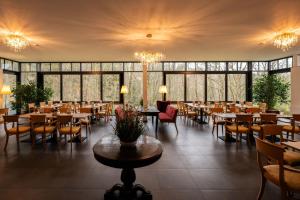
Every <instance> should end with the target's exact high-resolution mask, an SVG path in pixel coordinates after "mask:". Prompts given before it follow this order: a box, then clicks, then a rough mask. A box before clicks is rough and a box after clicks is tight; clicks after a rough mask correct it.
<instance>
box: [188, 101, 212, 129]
mask: <svg viewBox="0 0 300 200" xmlns="http://www.w3.org/2000/svg"><path fill="white" fill-rule="evenodd" d="M185 104H186V105H187V106H188V107H190V108H191V109H193V110H196V111H197V112H198V115H199V116H200V119H199V120H198V123H199V124H207V122H206V121H204V110H205V109H207V108H209V106H207V105H204V104H200V105H199V104H195V103H185Z"/></svg>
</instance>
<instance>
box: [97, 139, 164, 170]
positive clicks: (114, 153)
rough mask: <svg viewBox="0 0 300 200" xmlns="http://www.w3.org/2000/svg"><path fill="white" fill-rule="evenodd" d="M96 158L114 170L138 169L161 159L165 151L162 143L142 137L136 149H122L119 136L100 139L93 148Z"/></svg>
mask: <svg viewBox="0 0 300 200" xmlns="http://www.w3.org/2000/svg"><path fill="white" fill-rule="evenodd" d="M93 152H94V157H95V158H96V160H97V161H99V162H100V163H102V164H104V165H106V166H110V167H114V168H123V169H124V168H138V167H144V166H147V165H150V164H152V163H154V162H156V161H157V160H159V159H160V157H161V155H162V152H163V149H162V145H161V143H160V142H159V141H158V140H157V139H155V138H153V137H149V136H144V135H142V136H141V137H140V138H139V139H138V140H137V143H136V147H135V148H123V147H122V148H121V144H120V141H119V139H118V137H117V136H115V135H111V136H106V137H103V138H102V139H100V140H99V141H98V142H97V143H96V144H95V145H94V147H93Z"/></svg>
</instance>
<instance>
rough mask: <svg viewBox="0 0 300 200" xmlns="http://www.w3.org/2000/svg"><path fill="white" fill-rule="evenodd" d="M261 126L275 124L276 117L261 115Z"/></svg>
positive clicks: (274, 115) (273, 114) (271, 114)
mask: <svg viewBox="0 0 300 200" xmlns="http://www.w3.org/2000/svg"><path fill="white" fill-rule="evenodd" d="M260 123H261V124H277V115H276V114H275V113H261V114H260Z"/></svg>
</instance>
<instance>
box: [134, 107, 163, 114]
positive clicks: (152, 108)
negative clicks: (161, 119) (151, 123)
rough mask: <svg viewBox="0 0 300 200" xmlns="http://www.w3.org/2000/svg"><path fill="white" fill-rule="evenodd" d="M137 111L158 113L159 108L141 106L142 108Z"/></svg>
mask: <svg viewBox="0 0 300 200" xmlns="http://www.w3.org/2000/svg"><path fill="white" fill-rule="evenodd" d="M138 111H139V112H141V113H159V110H158V109H157V108H155V107H149V108H147V109H144V108H143V107H142V108H139V109H138Z"/></svg>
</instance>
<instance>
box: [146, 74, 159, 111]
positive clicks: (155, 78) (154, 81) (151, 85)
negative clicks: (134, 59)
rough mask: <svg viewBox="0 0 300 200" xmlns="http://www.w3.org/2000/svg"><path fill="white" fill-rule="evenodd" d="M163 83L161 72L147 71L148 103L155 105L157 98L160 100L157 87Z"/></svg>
mask: <svg viewBox="0 0 300 200" xmlns="http://www.w3.org/2000/svg"><path fill="white" fill-rule="evenodd" d="M162 84H163V73H162V72H148V104H149V105H150V106H156V101H157V100H162V94H160V93H159V87H160V86H161V85H162Z"/></svg>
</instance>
